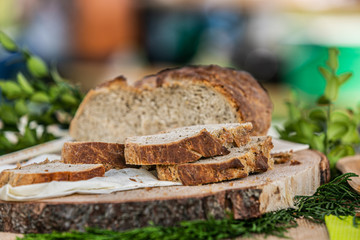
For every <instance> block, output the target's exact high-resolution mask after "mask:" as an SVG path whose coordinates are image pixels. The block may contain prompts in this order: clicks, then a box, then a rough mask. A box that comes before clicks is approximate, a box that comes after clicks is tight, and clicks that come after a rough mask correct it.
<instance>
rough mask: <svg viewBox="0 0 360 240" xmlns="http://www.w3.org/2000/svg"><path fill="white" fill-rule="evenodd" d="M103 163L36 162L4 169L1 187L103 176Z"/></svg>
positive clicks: (0, 178) (0, 181)
mask: <svg viewBox="0 0 360 240" xmlns="http://www.w3.org/2000/svg"><path fill="white" fill-rule="evenodd" d="M104 174H105V168H104V166H103V165H102V164H66V163H62V162H60V161H55V162H49V161H44V162H42V163H35V164H31V165H28V166H24V167H18V168H16V169H9V170H4V171H2V172H1V174H0V187H1V186H3V185H5V184H10V185H11V186H13V187H16V186H21V185H28V184H35V183H44V182H51V181H80V180H86V179H90V178H93V177H103V176H104Z"/></svg>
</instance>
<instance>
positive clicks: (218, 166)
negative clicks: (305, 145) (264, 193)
mask: <svg viewBox="0 0 360 240" xmlns="http://www.w3.org/2000/svg"><path fill="white" fill-rule="evenodd" d="M272 148H273V145H272V142H271V137H266V138H265V139H264V140H262V141H261V142H260V143H258V144H257V145H256V146H253V147H251V148H250V151H247V152H246V153H243V154H239V156H232V157H230V158H229V159H227V160H226V161H221V162H216V161H214V162H210V163H209V162H206V163H202V162H201V161H199V162H195V163H185V164H178V165H171V166H165V165H158V166H156V170H157V174H158V178H159V179H160V180H166V181H180V182H181V183H182V184H184V185H201V184H206V183H214V182H221V181H225V180H232V179H236V178H244V177H247V176H248V175H249V173H254V172H265V171H267V170H268V169H271V168H272V167H273V162H272V159H271V157H270V150H271V149H272Z"/></svg>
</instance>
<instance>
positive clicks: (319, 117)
mask: <svg viewBox="0 0 360 240" xmlns="http://www.w3.org/2000/svg"><path fill="white" fill-rule="evenodd" d="M309 118H310V119H311V120H313V121H318V122H326V119H327V116H326V112H325V111H324V109H321V108H317V109H313V110H311V111H310V113H309Z"/></svg>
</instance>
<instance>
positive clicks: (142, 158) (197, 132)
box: [125, 123, 252, 165]
mask: <svg viewBox="0 0 360 240" xmlns="http://www.w3.org/2000/svg"><path fill="white" fill-rule="evenodd" d="M251 129H252V124H251V123H242V124H240V123H228V124H214V125H197V126H190V127H183V128H178V129H174V130H172V131H167V132H165V133H161V134H155V135H148V136H137V137H129V138H127V139H126V140H125V160H126V163H127V164H135V165H156V164H179V163H187V162H194V161H196V160H198V159H200V158H202V157H212V156H218V155H226V154H228V153H229V151H228V150H227V147H232V146H240V145H243V144H246V143H247V142H249V140H250V136H249V134H250V131H251Z"/></svg>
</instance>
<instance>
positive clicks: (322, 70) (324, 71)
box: [318, 67, 333, 82]
mask: <svg viewBox="0 0 360 240" xmlns="http://www.w3.org/2000/svg"><path fill="white" fill-rule="evenodd" d="M318 69H319V71H320V73H321V75H322V76H323V77H324V78H325V80H326V81H327V82H328V81H330V80H331V79H332V77H333V74H332V73H331V72H330V71H329V70H328V69H326V68H324V67H319V68H318Z"/></svg>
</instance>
